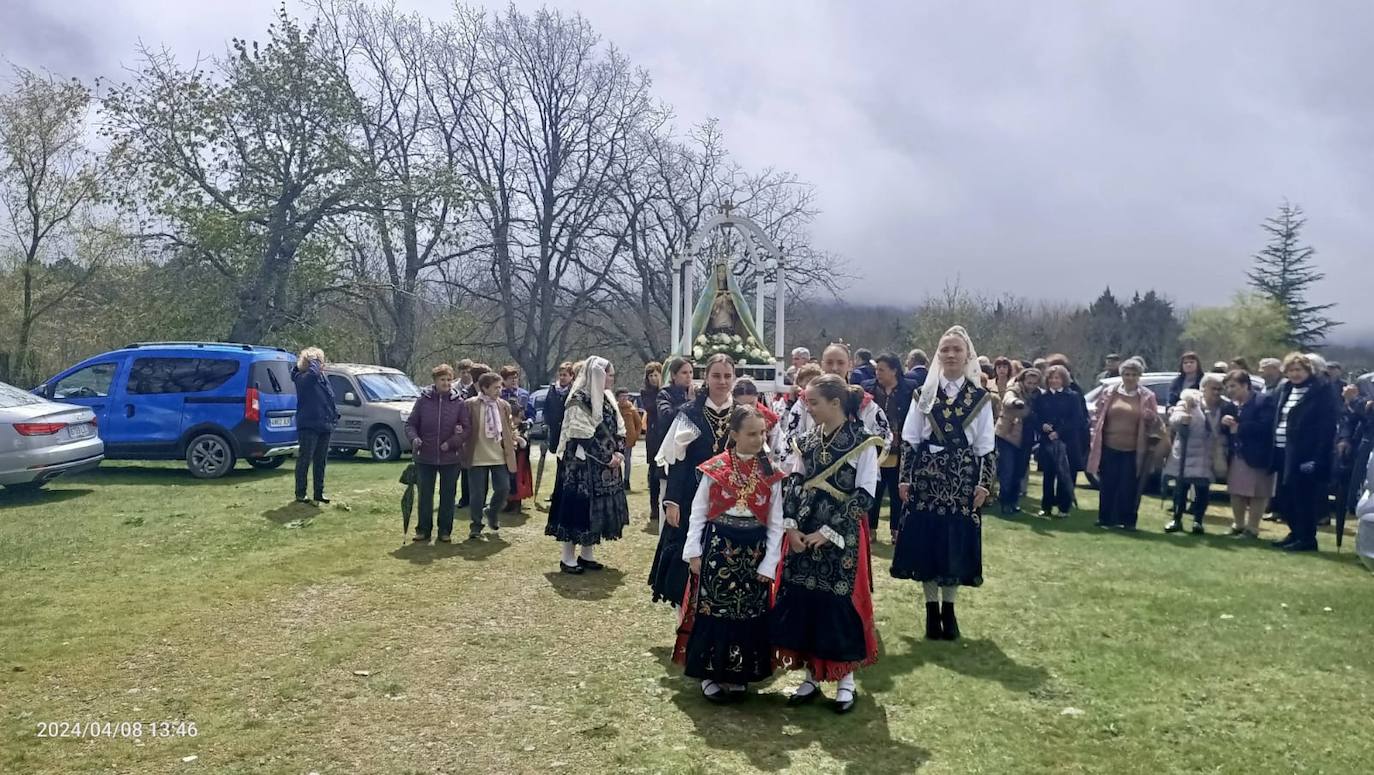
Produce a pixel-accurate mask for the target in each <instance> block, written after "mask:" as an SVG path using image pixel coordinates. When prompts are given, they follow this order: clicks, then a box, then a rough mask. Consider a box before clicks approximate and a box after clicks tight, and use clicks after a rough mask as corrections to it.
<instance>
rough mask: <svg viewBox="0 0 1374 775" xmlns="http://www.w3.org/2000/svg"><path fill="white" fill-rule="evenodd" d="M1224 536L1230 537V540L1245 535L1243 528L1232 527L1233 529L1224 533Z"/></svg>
mask: <svg viewBox="0 0 1374 775" xmlns="http://www.w3.org/2000/svg"><path fill="white" fill-rule="evenodd" d="M1226 535H1228V536H1231V537H1232V538H1235V537H1236V536H1243V535H1245V528H1243V527H1234V526H1233V527H1232V528H1231V529H1230V531H1228V532H1227V533H1226Z"/></svg>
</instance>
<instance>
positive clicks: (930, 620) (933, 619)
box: [926, 603, 945, 640]
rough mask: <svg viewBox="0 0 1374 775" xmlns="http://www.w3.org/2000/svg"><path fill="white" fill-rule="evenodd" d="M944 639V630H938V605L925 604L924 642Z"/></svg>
mask: <svg viewBox="0 0 1374 775" xmlns="http://www.w3.org/2000/svg"><path fill="white" fill-rule="evenodd" d="M944 639H945V633H944V630H942V629H941V628H940V604H939V603H926V640H944Z"/></svg>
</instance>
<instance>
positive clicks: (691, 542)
mask: <svg viewBox="0 0 1374 775" xmlns="http://www.w3.org/2000/svg"><path fill="white" fill-rule="evenodd" d="M766 433H767V422H766V421H765V420H764V418H763V416H762V415H761V414H759V412H758V410H757V409H755V408H752V407H748V406H736V407H735V409H734V411H733V412H731V414H730V442H729V443H730V448H729V449H727V450H726V451H725V452H722V453H721V454H719V455H716V456H715V457H713V458H711V459H710V460H708V461H706V462H705V463H703V464H701V466H699V467H698V468H699V470H700V472H701V474H702V477H701V484H699V485H697V491H696V496H695V497H694V498H693V499H692V513H691V517H690V519H689V522H688V525H687V542H686V545H685V546H684V548H683V550H682V559H683V560H684V561H685V562H687V563H688V566H689V568H690V569H691V572H692V581H691V583H690V584H689V585H688V588H687V596H686V599H684V600H683V602H682V618H681V622H680V624H679V626H678V635H677V643H676V645H675V646H674V648H673V661H674V662H677V663H678V664H679V665H682V666H683V668H684V672H685V673H686V674H687V676H688V677H690V678H698V679H700V680H701V692H702V694H704V695H705V696H706V699H708V700H710V701H711V702H717V703H720V702H727V701H729V700H733V699H739V698H741V697H743V696H744V694H745V692H746V691H747V690H748V686H749V684H751V683H754V682H756V681H762V680H763V679H765V678H767V677H769V676H770V675H772V674H773V664H772V660H773V651H772V646H771V642H770V641H769V638H768V606H769V598H770V596H771V593H772V590H773V580H774V578H776V575H777V570H778V560H779V559H780V558H781V557H782V490H781V486H780V484H779V483H780V482H781V481H782V478H783V475H782V473H781V472H779V471H777V470H776V469H775V468H774V467H773V465H772V463H771V462H769V460H768V457H767V455H766V454H765V453H764V446H763V445H764V438H765V436H766Z"/></svg>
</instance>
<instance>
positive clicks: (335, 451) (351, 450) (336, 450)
mask: <svg viewBox="0 0 1374 775" xmlns="http://www.w3.org/2000/svg"><path fill="white" fill-rule="evenodd" d="M329 454H331V455H333V456H334V457H353V456H354V455H357V454H358V448H357V447H330V448H329Z"/></svg>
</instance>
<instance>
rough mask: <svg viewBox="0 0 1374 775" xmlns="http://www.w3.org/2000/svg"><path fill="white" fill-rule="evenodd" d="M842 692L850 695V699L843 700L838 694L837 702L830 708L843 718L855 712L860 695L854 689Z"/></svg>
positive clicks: (831, 704)
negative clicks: (852, 711)
mask: <svg viewBox="0 0 1374 775" xmlns="http://www.w3.org/2000/svg"><path fill="white" fill-rule="evenodd" d="M840 691H841V692H845V693H846V694H848V695H849V699H847V700H841V699H840V692H836V693H835V701H834V702H832V703H830V708H831V709H832V710H834V711H835V712H836V713H838V714H840V715H841V716H843V715H844V714H846V713H848V712H850V711H851V710H854V704H855V703H857V702H858V701H859V693H858V692H856V691H854V690H852V689H841V690H840Z"/></svg>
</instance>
